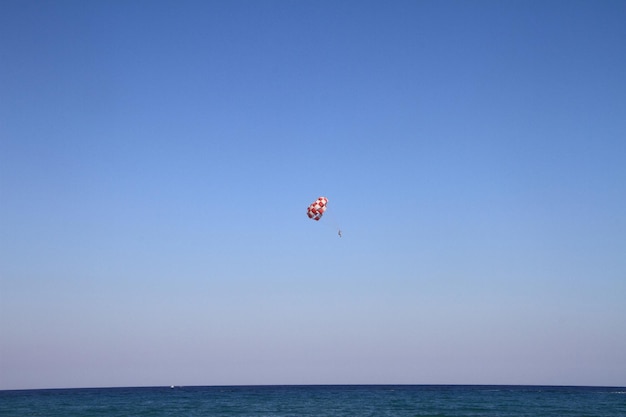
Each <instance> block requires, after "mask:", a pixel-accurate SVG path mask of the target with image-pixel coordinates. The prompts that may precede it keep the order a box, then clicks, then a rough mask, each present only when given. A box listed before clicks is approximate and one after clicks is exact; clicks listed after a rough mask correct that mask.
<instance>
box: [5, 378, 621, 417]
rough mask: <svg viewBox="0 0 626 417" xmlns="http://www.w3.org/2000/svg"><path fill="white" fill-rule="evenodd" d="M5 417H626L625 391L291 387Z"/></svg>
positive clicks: (10, 408)
mask: <svg viewBox="0 0 626 417" xmlns="http://www.w3.org/2000/svg"><path fill="white" fill-rule="evenodd" d="M0 416H7V417H8V416H16V417H17V416H19V417H24V416H46V417H56V416H58V417H69V416H80V417H91V416H100V417H109V416H111V417H112V416H116V417H120V416H145V417H153V416H190V417H191V416H216V417H217V416H223V417H233V416H237V417H243V416H259V417H261V416H263V417H322V416H324V417H366V416H372V417H374V416H393V417H417V416H419V417H426V416H429V417H448V416H449V417H470V416H471V417H476V416H493V417H518V416H529V417H530V416H532V417H567V416H577V417H620V416H622V417H626V388H625V387H561V386H501V385H496V386H485V385H469V386H466V385H303V386H296V385H288V386H222V387H220V386H208V387H200V386H191V387H144V388H82V389H47V390H8V391H0Z"/></svg>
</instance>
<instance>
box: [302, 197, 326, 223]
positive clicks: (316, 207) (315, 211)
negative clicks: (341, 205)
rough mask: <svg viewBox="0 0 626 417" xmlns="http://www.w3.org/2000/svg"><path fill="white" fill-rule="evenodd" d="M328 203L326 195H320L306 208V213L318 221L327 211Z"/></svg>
mask: <svg viewBox="0 0 626 417" xmlns="http://www.w3.org/2000/svg"><path fill="white" fill-rule="evenodd" d="M327 204H328V199H327V198H326V197H320V198H318V199H317V200H315V201H314V202H313V203H311V205H310V206H309V208H308V209H307V210H306V215H307V216H309V219H313V220H315V221H318V220H319V219H321V218H322V214H324V212H325V211H326V205H327Z"/></svg>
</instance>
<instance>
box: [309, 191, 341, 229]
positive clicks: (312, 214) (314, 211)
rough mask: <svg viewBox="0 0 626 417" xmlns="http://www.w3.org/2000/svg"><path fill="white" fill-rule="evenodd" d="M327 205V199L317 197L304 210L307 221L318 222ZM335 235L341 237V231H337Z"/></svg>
mask: <svg viewBox="0 0 626 417" xmlns="http://www.w3.org/2000/svg"><path fill="white" fill-rule="evenodd" d="M327 205H328V199H327V198H326V197H319V198H318V199H317V200H315V201H314V202H312V203H311V204H310V205H309V207H308V208H307V210H306V214H307V216H309V219H312V220H315V221H316V222H317V221H319V220H320V219H321V218H322V216H323V215H324V212H325V211H326V206H327ZM337 234H338V235H339V237H341V229H338V230H337Z"/></svg>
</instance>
